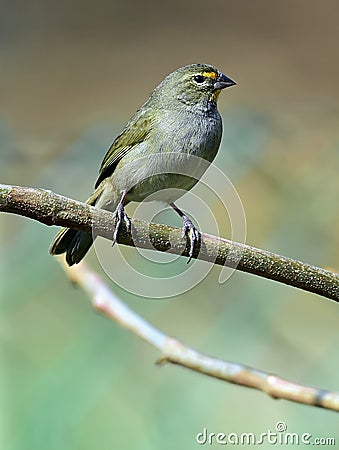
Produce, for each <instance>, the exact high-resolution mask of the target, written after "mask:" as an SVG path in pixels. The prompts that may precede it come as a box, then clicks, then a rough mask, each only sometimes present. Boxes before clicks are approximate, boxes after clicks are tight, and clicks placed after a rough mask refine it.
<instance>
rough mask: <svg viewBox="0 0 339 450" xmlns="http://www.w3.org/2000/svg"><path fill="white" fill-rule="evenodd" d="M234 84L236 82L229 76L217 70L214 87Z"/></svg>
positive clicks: (221, 87)
mask: <svg viewBox="0 0 339 450" xmlns="http://www.w3.org/2000/svg"><path fill="white" fill-rule="evenodd" d="M235 84H237V83H236V82H235V81H233V80H231V78H228V77H227V76H226V75H225V74H224V73H222V72H219V77H218V79H217V81H216V82H215V83H214V89H216V90H217V89H225V88H228V87H230V86H234V85H235Z"/></svg>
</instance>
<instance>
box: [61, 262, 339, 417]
mask: <svg viewBox="0 0 339 450" xmlns="http://www.w3.org/2000/svg"><path fill="white" fill-rule="evenodd" d="M58 258H59V261H60V263H61V265H62V266H63V268H64V270H65V272H66V274H67V276H68V277H69V278H70V279H71V280H72V281H73V282H74V283H76V284H77V285H79V286H80V287H81V288H82V289H83V290H84V291H85V292H86V293H87V294H88V295H89V296H90V298H91V301H92V305H93V307H94V308H95V309H97V310H98V311H100V312H101V313H103V314H105V315H106V316H107V317H109V318H110V319H111V320H113V321H115V322H117V323H119V325H121V326H122V327H124V328H126V329H128V330H130V331H131V332H132V333H134V334H135V335H136V336H138V337H140V338H141V339H143V340H144V341H146V342H147V343H148V344H150V345H152V346H153V347H155V348H156V349H158V350H160V352H161V353H162V357H161V358H160V359H159V361H158V362H159V363H165V362H170V363H173V364H177V365H180V366H182V367H186V368H188V369H191V370H194V371H195V372H199V373H202V374H204V375H208V376H210V377H213V378H217V379H220V380H223V381H227V382H229V383H233V384H238V385H240V386H245V387H249V388H252V389H257V390H259V391H263V392H265V393H266V394H268V395H270V396H271V397H273V398H276V399H278V398H279V399H285V400H290V401H293V402H296V403H303V404H306V405H312V406H318V407H321V408H326V409H331V410H334V411H339V392H333V391H328V390H324V389H318V388H315V387H309V386H304V385H301V384H296V383H293V382H292V381H288V380H285V379H282V378H280V377H278V376H276V375H273V374H270V373H267V372H263V371H261V370H257V369H255V368H253V367H250V366H245V365H242V364H238V363H234V362H229V361H223V360H221V359H217V358H212V357H210V356H207V355H204V354H202V353H199V352H197V351H196V350H193V349H192V348H189V347H187V346H186V345H184V344H183V343H181V342H180V341H178V340H176V339H174V338H172V337H169V336H166V335H165V334H164V333H162V332H161V331H159V330H158V329H156V328H155V327H153V326H152V325H151V324H150V323H148V322H147V321H146V320H145V319H143V318H142V317H140V316H138V315H137V314H136V313H135V312H134V311H132V310H131V309H130V308H129V307H128V306H127V305H125V304H124V303H122V302H121V301H120V300H119V299H118V298H117V297H116V296H115V295H114V293H113V292H112V291H110V290H109V288H108V287H107V286H106V285H105V283H104V282H103V281H102V279H101V278H100V277H99V276H98V275H97V274H95V273H93V272H92V271H91V270H89V269H88V268H87V267H86V265H85V264H84V263H83V262H81V263H80V264H79V265H77V266H73V267H68V266H67V265H66V263H65V261H64V259H63V258H62V257H58Z"/></svg>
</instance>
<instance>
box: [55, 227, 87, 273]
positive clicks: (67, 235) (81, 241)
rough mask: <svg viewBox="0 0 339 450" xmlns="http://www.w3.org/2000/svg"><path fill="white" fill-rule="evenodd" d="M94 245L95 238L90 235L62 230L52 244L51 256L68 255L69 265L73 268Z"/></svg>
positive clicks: (68, 229)
mask: <svg viewBox="0 0 339 450" xmlns="http://www.w3.org/2000/svg"><path fill="white" fill-rule="evenodd" d="M92 244H93V237H92V236H91V235H90V234H88V233H85V232H84V231H79V230H71V229H70V228H62V229H61V230H60V231H59V233H58V234H57V235H56V237H55V239H54V241H53V242H52V245H51V247H50V249H49V252H50V254H51V255H61V254H62V253H66V261H67V264H68V265H69V266H73V264H78V263H79V262H80V261H81V260H82V258H83V257H84V256H85V255H86V253H87V252H88V250H89V249H90V247H91V245H92Z"/></svg>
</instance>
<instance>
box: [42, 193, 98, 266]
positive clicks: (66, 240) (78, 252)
mask: <svg viewBox="0 0 339 450" xmlns="http://www.w3.org/2000/svg"><path fill="white" fill-rule="evenodd" d="M101 193H102V189H100V187H99V188H98V189H97V190H96V191H95V192H94V194H93V195H92V196H91V197H90V198H89V199H88V200H87V202H86V203H88V204H89V205H92V206H94V205H95V204H96V202H97V200H98V198H99V197H100V195H101ZM92 244H93V236H92V234H90V233H86V232H85V231H81V230H72V229H71V228H61V230H60V231H59V233H58V234H57V235H56V236H55V238H54V240H53V242H52V244H51V247H50V249H49V252H50V254H51V255H61V254H62V253H66V261H67V264H68V265H69V266H73V264H78V263H79V262H80V261H81V260H82V258H83V257H84V256H85V255H86V253H87V252H88V250H89V249H90V248H91V245H92Z"/></svg>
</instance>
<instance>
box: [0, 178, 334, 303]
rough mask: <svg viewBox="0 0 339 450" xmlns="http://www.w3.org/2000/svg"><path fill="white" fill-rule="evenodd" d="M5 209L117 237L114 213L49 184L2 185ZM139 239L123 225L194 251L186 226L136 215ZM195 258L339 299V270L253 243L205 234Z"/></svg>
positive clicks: (167, 247)
mask: <svg viewBox="0 0 339 450" xmlns="http://www.w3.org/2000/svg"><path fill="white" fill-rule="evenodd" d="M0 211H3V212H9V213H13V214H19V215H22V216H26V217H29V218H31V219H34V220H38V221H39V222H42V223H44V224H46V225H61V226H66V227H70V228H75V229H79V230H84V231H87V232H89V233H92V231H93V229H95V233H96V234H97V235H99V236H102V237H104V238H107V239H110V240H111V239H112V236H113V232H114V222H113V221H112V215H111V213H109V212H107V211H104V210H100V209H96V208H93V207H91V206H88V205H86V204H85V203H81V202H78V201H75V200H71V199H69V198H66V197H63V196H61V195H58V194H55V193H53V192H51V191H47V190H44V189H34V188H27V187H20V186H8V185H0ZM132 230H133V238H132V236H131V235H130V234H129V233H127V231H126V230H124V229H123V230H122V231H121V232H120V233H119V235H118V242H119V243H121V244H125V245H129V246H136V247H141V248H153V249H155V250H159V251H163V252H164V251H167V252H169V253H174V254H178V255H183V256H188V254H189V245H188V243H186V245H185V242H184V240H183V239H182V237H181V230H179V229H177V228H173V227H169V226H166V225H159V224H154V223H151V224H148V223H146V222H143V221H140V220H133V225H132ZM193 257H195V258H198V259H201V260H204V261H208V262H211V263H214V264H218V265H221V266H228V267H233V268H235V269H237V270H241V271H243V272H249V273H252V274H255V275H259V276H261V277H264V278H269V279H271V280H275V281H278V282H280V283H284V284H288V285H290V286H294V287H297V288H299V289H303V290H305V291H309V292H313V293H316V294H318V295H321V296H323V297H327V298H329V299H332V300H335V301H339V274H337V273H334V272H331V271H329V270H325V269H321V268H319V267H315V266H312V265H310V264H306V263H303V262H301V261H296V260H294V259H291V258H287V257H284V256H280V255H277V254H274V253H270V252H267V251H265V250H261V249H258V248H254V247H250V246H248V245H244V244H240V243H237V242H232V241H229V240H227V239H222V238H218V237H215V236H210V235H208V234H202V240H201V247H200V251H199V254H198V255H194V256H193Z"/></svg>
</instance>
